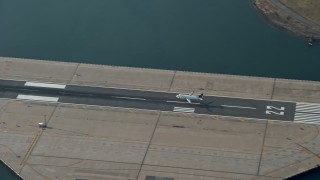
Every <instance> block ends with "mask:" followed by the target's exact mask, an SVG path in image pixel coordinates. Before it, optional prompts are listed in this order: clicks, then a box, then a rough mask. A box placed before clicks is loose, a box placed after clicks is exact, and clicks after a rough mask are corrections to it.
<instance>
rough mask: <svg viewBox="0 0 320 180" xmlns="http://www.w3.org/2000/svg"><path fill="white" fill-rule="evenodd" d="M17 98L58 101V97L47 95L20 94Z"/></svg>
mask: <svg viewBox="0 0 320 180" xmlns="http://www.w3.org/2000/svg"><path fill="white" fill-rule="evenodd" d="M17 99H24V100H34V101H50V102H58V100H59V98H58V97H46V96H31V95H23V94H19V95H18V96H17Z"/></svg>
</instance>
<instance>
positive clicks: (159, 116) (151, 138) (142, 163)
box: [136, 111, 162, 179]
mask: <svg viewBox="0 0 320 180" xmlns="http://www.w3.org/2000/svg"><path fill="white" fill-rule="evenodd" d="M161 115H162V113H161V111H160V114H159V115H158V118H157V122H156V124H155V126H154V129H153V132H152V135H151V137H150V140H149V143H148V146H147V149H146V153H145V154H144V157H143V159H142V162H141V165H140V168H139V171H138V173H137V176H136V179H138V178H139V176H140V172H141V170H142V167H143V165H144V161H145V159H146V157H147V154H148V151H149V148H150V145H151V142H152V140H153V137H154V134H155V132H156V129H157V126H158V124H159V121H160V118H161Z"/></svg>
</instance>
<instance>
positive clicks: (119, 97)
mask: <svg viewBox="0 0 320 180" xmlns="http://www.w3.org/2000/svg"><path fill="white" fill-rule="evenodd" d="M111 97H113V98H118V99H132V100H141V101H145V100H146V99H143V98H132V97H121V96H111Z"/></svg>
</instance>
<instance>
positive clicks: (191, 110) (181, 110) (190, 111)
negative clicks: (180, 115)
mask: <svg viewBox="0 0 320 180" xmlns="http://www.w3.org/2000/svg"><path fill="white" fill-rule="evenodd" d="M173 111H174V112H185V113H194V111H195V109H194V108H185V107H174V109H173Z"/></svg>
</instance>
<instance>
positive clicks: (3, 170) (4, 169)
mask: <svg viewBox="0 0 320 180" xmlns="http://www.w3.org/2000/svg"><path fill="white" fill-rule="evenodd" d="M0 179H1V180H22V179H21V178H20V177H19V176H17V175H16V174H15V173H14V172H13V171H12V170H10V168H9V167H8V166H7V165H5V164H4V163H3V162H2V161H0Z"/></svg>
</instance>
